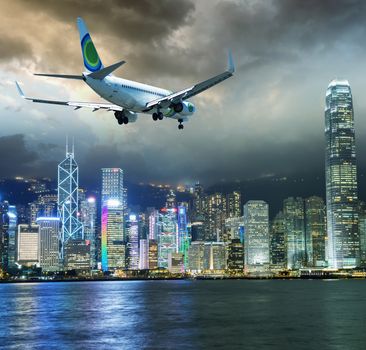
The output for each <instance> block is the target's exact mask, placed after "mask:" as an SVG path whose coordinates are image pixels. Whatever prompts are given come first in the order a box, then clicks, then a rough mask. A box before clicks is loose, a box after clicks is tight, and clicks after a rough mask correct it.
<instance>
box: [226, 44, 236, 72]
mask: <svg viewBox="0 0 366 350" xmlns="http://www.w3.org/2000/svg"><path fill="white" fill-rule="evenodd" d="M227 70H228V72H230V73H231V74H233V73H234V72H235V66H234V60H233V55H232V53H231V50H229V51H228V56H227Z"/></svg>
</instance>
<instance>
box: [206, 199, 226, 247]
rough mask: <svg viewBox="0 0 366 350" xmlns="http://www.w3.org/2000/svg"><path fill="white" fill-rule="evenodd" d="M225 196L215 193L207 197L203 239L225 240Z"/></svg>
mask: <svg viewBox="0 0 366 350" xmlns="http://www.w3.org/2000/svg"><path fill="white" fill-rule="evenodd" d="M225 219H226V196H224V195H223V194H222V193H215V194H212V195H210V196H208V197H207V202H206V213H205V226H206V227H205V228H206V233H205V240H206V241H225Z"/></svg>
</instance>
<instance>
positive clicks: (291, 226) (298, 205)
mask: <svg viewBox="0 0 366 350" xmlns="http://www.w3.org/2000/svg"><path fill="white" fill-rule="evenodd" d="M283 214H284V218H285V239H286V247H287V268H288V269H299V268H301V267H303V266H306V252H305V213H304V200H303V199H302V198H301V197H296V198H294V197H289V198H286V199H285V200H284V201H283Z"/></svg>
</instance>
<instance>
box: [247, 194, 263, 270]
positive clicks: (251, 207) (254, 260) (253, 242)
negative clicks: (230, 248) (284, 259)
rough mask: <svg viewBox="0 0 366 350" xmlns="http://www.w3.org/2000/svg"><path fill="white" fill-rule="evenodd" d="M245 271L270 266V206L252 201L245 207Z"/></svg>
mask: <svg viewBox="0 0 366 350" xmlns="http://www.w3.org/2000/svg"><path fill="white" fill-rule="evenodd" d="M244 232H245V239H244V242H245V243H244V247H245V254H244V257H245V260H244V261H245V269H247V270H248V271H249V270H250V269H251V268H253V267H254V266H256V265H268V264H269V219H268V204H267V203H266V202H264V201H259V200H250V201H248V202H247V203H246V204H245V205H244Z"/></svg>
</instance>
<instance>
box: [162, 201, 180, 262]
mask: <svg viewBox="0 0 366 350" xmlns="http://www.w3.org/2000/svg"><path fill="white" fill-rule="evenodd" d="M177 252H178V223H177V209H176V208H171V209H168V208H163V209H162V210H161V213H160V215H159V234H158V267H164V268H168V257H169V253H177Z"/></svg>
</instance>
